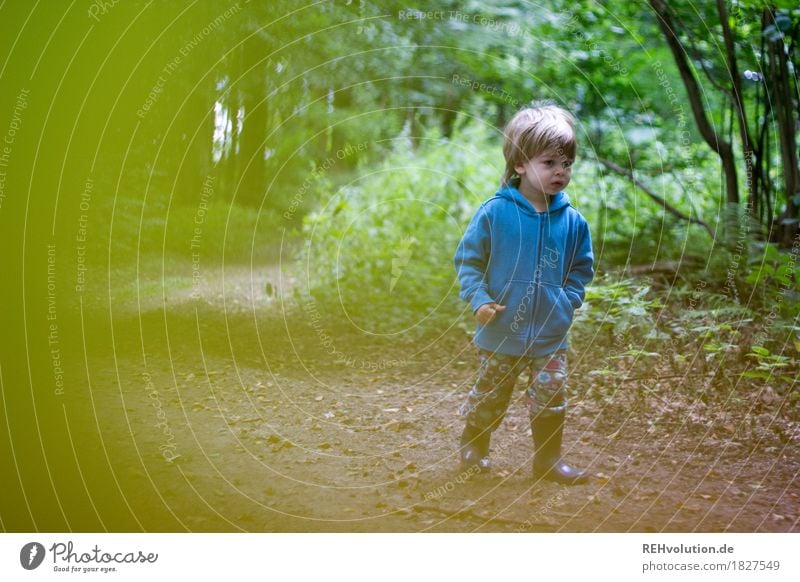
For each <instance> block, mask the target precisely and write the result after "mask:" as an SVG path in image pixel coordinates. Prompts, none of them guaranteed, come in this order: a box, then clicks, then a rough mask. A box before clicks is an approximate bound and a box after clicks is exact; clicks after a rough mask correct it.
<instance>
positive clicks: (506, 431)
mask: <svg viewBox="0 0 800 582" xmlns="http://www.w3.org/2000/svg"><path fill="white" fill-rule="evenodd" d="M226 274H227V275H228V276H226V285H225V288H224V292H223V288H222V286H221V284H217V285H216V286H215V285H207V286H206V287H204V288H202V289H200V290H199V296H198V295H192V294H191V293H189V292H187V291H186V289H184V290H183V291H178V292H175V293H172V294H170V295H168V297H167V302H166V304H164V303H163V302H161V301H159V302H156V303H152V302H151V303H150V304H143V303H141V302H139V303H138V306H137V309H136V311H135V312H129V313H124V312H122V313H121V314H120V315H119V316H117V317H115V319H114V322H113V330H114V337H115V338H116V341H115V344H114V345H115V348H114V349H115V350H116V352H115V354H114V357H113V358H112V357H110V355H111V354H109V353H106V354H105V356H103V355H97V356H93V357H92V359H91V360H90V361H89V368H90V369H91V370H92V375H93V381H94V384H95V386H102V385H104V384H108V385H113V384H115V383H117V382H118V383H119V387H120V390H97V391H96V392H97V393H98V394H102V396H101V398H102V401H101V402H99V403H98V406H99V407H101V408H102V409H103V410H104V419H103V422H102V425H103V427H104V428H102V430H103V435H104V439H106V440H109V438H108V437H113V438H112V439H110V441H109V442H111V441H118V442H120V443H121V442H123V441H127V440H130V439H133V441H134V442H135V449H136V453H135V454H131V453H130V452H125V451H124V450H123V449H120V451H119V453H118V454H116V455H114V456H113V458H114V462H115V463H116V467H115V471H116V473H117V475H118V477H119V482H120V487H121V489H122V491H123V494H124V495H125V497H126V500H127V503H128V504H129V505H130V507H131V510H132V511H133V512H134V513H136V514H137V517H138V519H139V521H140V523H141V524H142V526H143V527H144V528H145V529H148V530H167V531H170V530H183V529H187V530H191V531H240V530H245V531H367V532H384V531H404V532H420V531H451V532H464V531H484V532H487V531H498V532H513V531H582V532H593V531H603V532H608V531H615V532H619V531H622V532H624V531H651V532H656V531H675V532H690V531H739V532H756V531H780V532H785V531H797V530H798V518H799V517H800V515H799V514H798V507H799V506H800V504H799V503H798V502H799V501H800V500H799V499H798V490H797V477H798V461H797V458H796V457H795V456H793V455H791V454H790V453H789V446H788V445H786V444H784V443H783V441H782V440H781V435H771V436H770V435H766V436H764V435H761V436H759V437H758V438H754V437H753V435H747V434H745V433H746V430H744V428H742V427H744V426H745V425H746V423H744V422H743V421H745V420H746V419H731V420H730V422H729V423H727V424H724V423H723V424H721V423H713V422H712V423H709V421H708V418H710V416H708V415H706V416H704V415H703V413H702V410H699V409H698V408H697V406H695V405H694V404H693V403H692V402H688V401H685V402H681V401H680V397H679V396H678V395H677V394H676V395H669V394H667V395H663V396H659V395H657V394H648V393H645V394H644V396H643V395H642V392H641V391H637V390H634V389H633V386H630V385H627V384H625V385H621V386H620V388H619V389H618V390H614V391H613V392H611V393H610V394H608V393H607V394H605V395H604V396H603V397H602V398H598V397H597V396H592V391H591V390H588V387H589V384H588V383H587V380H586V379H587V378H588V376H587V375H586V372H587V370H588V369H590V368H587V366H589V365H590V362H589V361H588V358H580V357H575V358H573V359H574V360H575V361H576V362H577V365H576V366H575V368H574V369H573V374H572V376H571V386H572V396H571V399H572V404H573V405H572V407H571V409H570V412H569V416H568V424H567V430H566V434H565V449H566V451H565V453H566V456H567V457H568V459H569V460H570V461H571V462H573V463H574V464H575V465H577V466H580V467H588V468H589V469H590V470H591V471H592V473H593V474H594V475H595V476H594V477H593V478H592V480H591V482H590V483H589V484H587V485H581V486H575V487H564V486H561V485H557V484H554V483H547V482H534V481H533V480H532V478H531V475H530V462H531V455H532V445H531V440H530V436H529V429H528V423H527V416H526V411H525V409H524V406H523V405H522V403H521V402H520V401H515V402H514V403H513V404H512V407H511V409H510V411H509V414H508V415H507V417H506V420H505V421H504V423H503V425H502V426H501V428H500V429H499V430H498V431H497V432H496V433H495V435H494V438H493V443H492V451H493V452H492V457H493V460H494V471H493V474H492V475H491V476H479V475H472V474H470V473H468V472H467V473H465V472H462V471H461V470H460V469H459V467H458V454H457V443H458V438H459V435H460V432H461V429H462V426H463V421H462V420H461V419H460V418H459V417H458V415H457V413H456V411H457V408H458V405H459V404H460V403H461V401H462V399H463V398H464V396H465V394H466V393H467V391H468V389H469V387H470V385H471V383H472V382H473V381H474V376H475V372H476V365H477V361H476V357H475V351H474V348H473V347H472V346H471V344H470V343H469V340H468V338H467V337H466V335H465V334H464V332H463V331H461V330H458V329H451V330H443V333H442V335H441V336H439V337H426V338H421V339H417V340H414V341H411V340H409V339H405V338H404V336H403V335H402V334H400V335H397V336H369V335H364V334H359V333H355V332H352V331H350V332H347V331H342V330H339V329H328V328H326V327H325V326H326V325H327V324H326V323H325V319H324V317H322V316H319V317H317V316H315V315H314V313H315V309H316V306H314V305H305V306H303V307H301V308H293V309H289V308H288V307H287V306H288V304H287V303H284V302H283V299H282V297H283V296H282V295H281V294H276V295H273V296H267V295H266V294H265V293H264V292H263V289H264V287H265V285H266V283H267V282H273V283H272V284H273V285H275V283H274V281H276V280H277V279H278V271H275V270H273V271H265V272H264V273H262V274H261V275H259V276H258V277H251V276H250V274H249V270H248V269H244V268H242V269H239V270H232V271H230V272H227V273H226ZM220 281H221V279H220ZM251 289H252V290H254V291H255V294H256V295H257V296H258V300H257V301H255V302H254V301H253V300H251ZM196 291H197V290H196ZM164 305H166V306H167V307H166V309H165V308H164V307H163V306H164ZM108 325H111V324H110V323H109V324H108ZM112 362H116V366H115V367H112V364H111V363H112ZM521 393H522V390H521V389H519V390H518V392H517V395H518V396H520V395H521ZM665 398H666V400H665ZM165 425H166V426H165ZM734 425H735V426H734ZM157 426H158V427H159V428H156V427H157ZM162 429H163V430H162ZM121 446H122V445H120V447H121ZM111 525H112V527H113V524H111Z"/></svg>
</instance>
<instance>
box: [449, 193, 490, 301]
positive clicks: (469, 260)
mask: <svg viewBox="0 0 800 582" xmlns="http://www.w3.org/2000/svg"><path fill="white" fill-rule="evenodd" d="M490 254H491V223H490V220H489V216H488V214H487V212H486V209H485V207H484V206H481V207H480V209H478V212H477V213H475V216H473V217H472V221H471V222H470V223H469V226H467V230H466V231H465V232H464V236H463V237H462V238H461V242H459V243H458V247H457V248H456V254H455V256H454V257H453V261H454V262H455V266H456V273H457V274H458V280H459V282H460V284H461V293H460V294H459V296H460V297H461V299H463V300H464V301H466V302H467V303H469V304H470V306H471V307H472V312H473V313H475V311H476V310H477V309H478V308H479V307H480V306H481V305H484V304H485V303H494V299H492V297H491V296H490V295H489V285H488V283H487V281H486V267H487V265H488V264H489V255H490Z"/></svg>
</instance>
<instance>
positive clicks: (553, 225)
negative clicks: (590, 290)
mask: <svg viewBox="0 0 800 582" xmlns="http://www.w3.org/2000/svg"><path fill="white" fill-rule="evenodd" d="M454 261H455V266H456V271H457V273H458V279H459V281H460V283H461V298H462V299H463V300H464V301H467V302H468V303H469V304H470V306H471V307H472V311H473V313H474V312H475V311H476V310H477V309H478V308H479V307H480V306H481V305H483V304H485V303H493V302H494V303H499V304H500V305H505V307H506V309H505V311H503V312H498V313H497V315H496V316H495V318H494V319H493V320H492V321H491V322H490V323H489V324H487V325H481V324H478V330H477V332H476V334H475V339H474V342H475V345H476V346H478V347H479V348H482V349H485V350H489V351H491V352H499V353H502V354H509V355H516V356H521V355H527V356H530V357H539V356H545V355H548V354H551V353H553V352H555V351H557V350H560V349H566V347H567V345H568V341H567V331H568V330H569V327H570V325H571V324H572V317H573V313H574V311H575V310H576V309H577V308H578V307H580V306H581V304H582V303H583V298H584V295H585V292H584V286H585V285H586V284H587V283H589V281H591V280H592V277H593V275H594V271H593V269H592V264H593V261H594V256H593V254H592V243H591V239H590V237H589V226H588V224H587V223H586V219H585V218H584V217H583V216H582V215H581V214H580V212H578V211H577V210H576V209H575V208H573V207H572V206H571V205H570V203H569V198H567V195H566V194H564V193H563V192H559V193H558V194H555V195H554V196H552V197H551V199H550V205H549V207H548V209H547V211H546V212H537V211H536V209H534V208H533V206H532V205H531V203H530V202H528V200H527V199H526V198H525V196H523V195H522V193H521V192H520V191H519V190H517V189H516V188H515V187H513V186H510V185H508V186H503V187H502V188H501V189H500V190H499V191H498V192H497V194H495V195H494V196H493V197H492V198H490V199H489V200H487V201H486V202H484V203H483V204H482V205H481V207H480V208H479V209H478V212H477V213H476V214H475V216H474V217H473V218H472V221H471V222H470V224H469V226H468V227H467V230H466V231H465V232H464V236H463V238H462V239H461V242H460V243H459V244H458V248H457V249H456V254H455V257H454Z"/></svg>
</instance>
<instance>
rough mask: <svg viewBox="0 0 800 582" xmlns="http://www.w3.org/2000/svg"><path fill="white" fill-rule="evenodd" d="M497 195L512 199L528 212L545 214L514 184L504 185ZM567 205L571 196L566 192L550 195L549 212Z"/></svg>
mask: <svg viewBox="0 0 800 582" xmlns="http://www.w3.org/2000/svg"><path fill="white" fill-rule="evenodd" d="M496 195H497V196H499V197H501V198H506V199H508V200H511V201H512V202H514V204H516V205H517V206H519V208H520V209H521V210H522V211H523V212H525V213H526V214H544V213H542V212H537V210H536V209H535V208H534V207H533V204H531V203H530V201H529V200H528V199H527V198H525V196H524V195H523V194H522V192H520V191H519V190H517V189H516V188H515V187H514V186H511V185H506V186H503V187H501V188H500V190H498V191H497V194H496ZM565 206H569V196H567V195H566V194H565V193H564V192H558V193H557V194H554V195H553V196H551V197H550V205H549V206H548V207H547V213H548V214H552V213H554V212H557V211H559V210H561V209H562V208H564V207H565Z"/></svg>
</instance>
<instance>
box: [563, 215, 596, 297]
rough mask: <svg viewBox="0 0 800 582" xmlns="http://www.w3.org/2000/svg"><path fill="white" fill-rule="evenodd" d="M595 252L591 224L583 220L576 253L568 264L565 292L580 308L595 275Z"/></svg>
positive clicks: (577, 238)
mask: <svg viewBox="0 0 800 582" xmlns="http://www.w3.org/2000/svg"><path fill="white" fill-rule="evenodd" d="M593 265H594V253H593V252H592V239H591V235H590V234H589V225H588V224H587V223H586V221H585V220H582V221H581V224H580V227H579V229H578V235H577V237H576V241H575V254H574V256H573V257H572V261H571V262H570V264H569V265H568V270H567V278H566V282H565V284H564V292H565V293H566V294H567V298H568V299H569V301H570V303H572V307H573V308H575V309H578V308H579V307H580V306H581V305H583V299H584V297H585V296H586V289H585V288H586V285H588V284H589V282H590V281H591V280H592V278H593V277H594V268H593Z"/></svg>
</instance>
